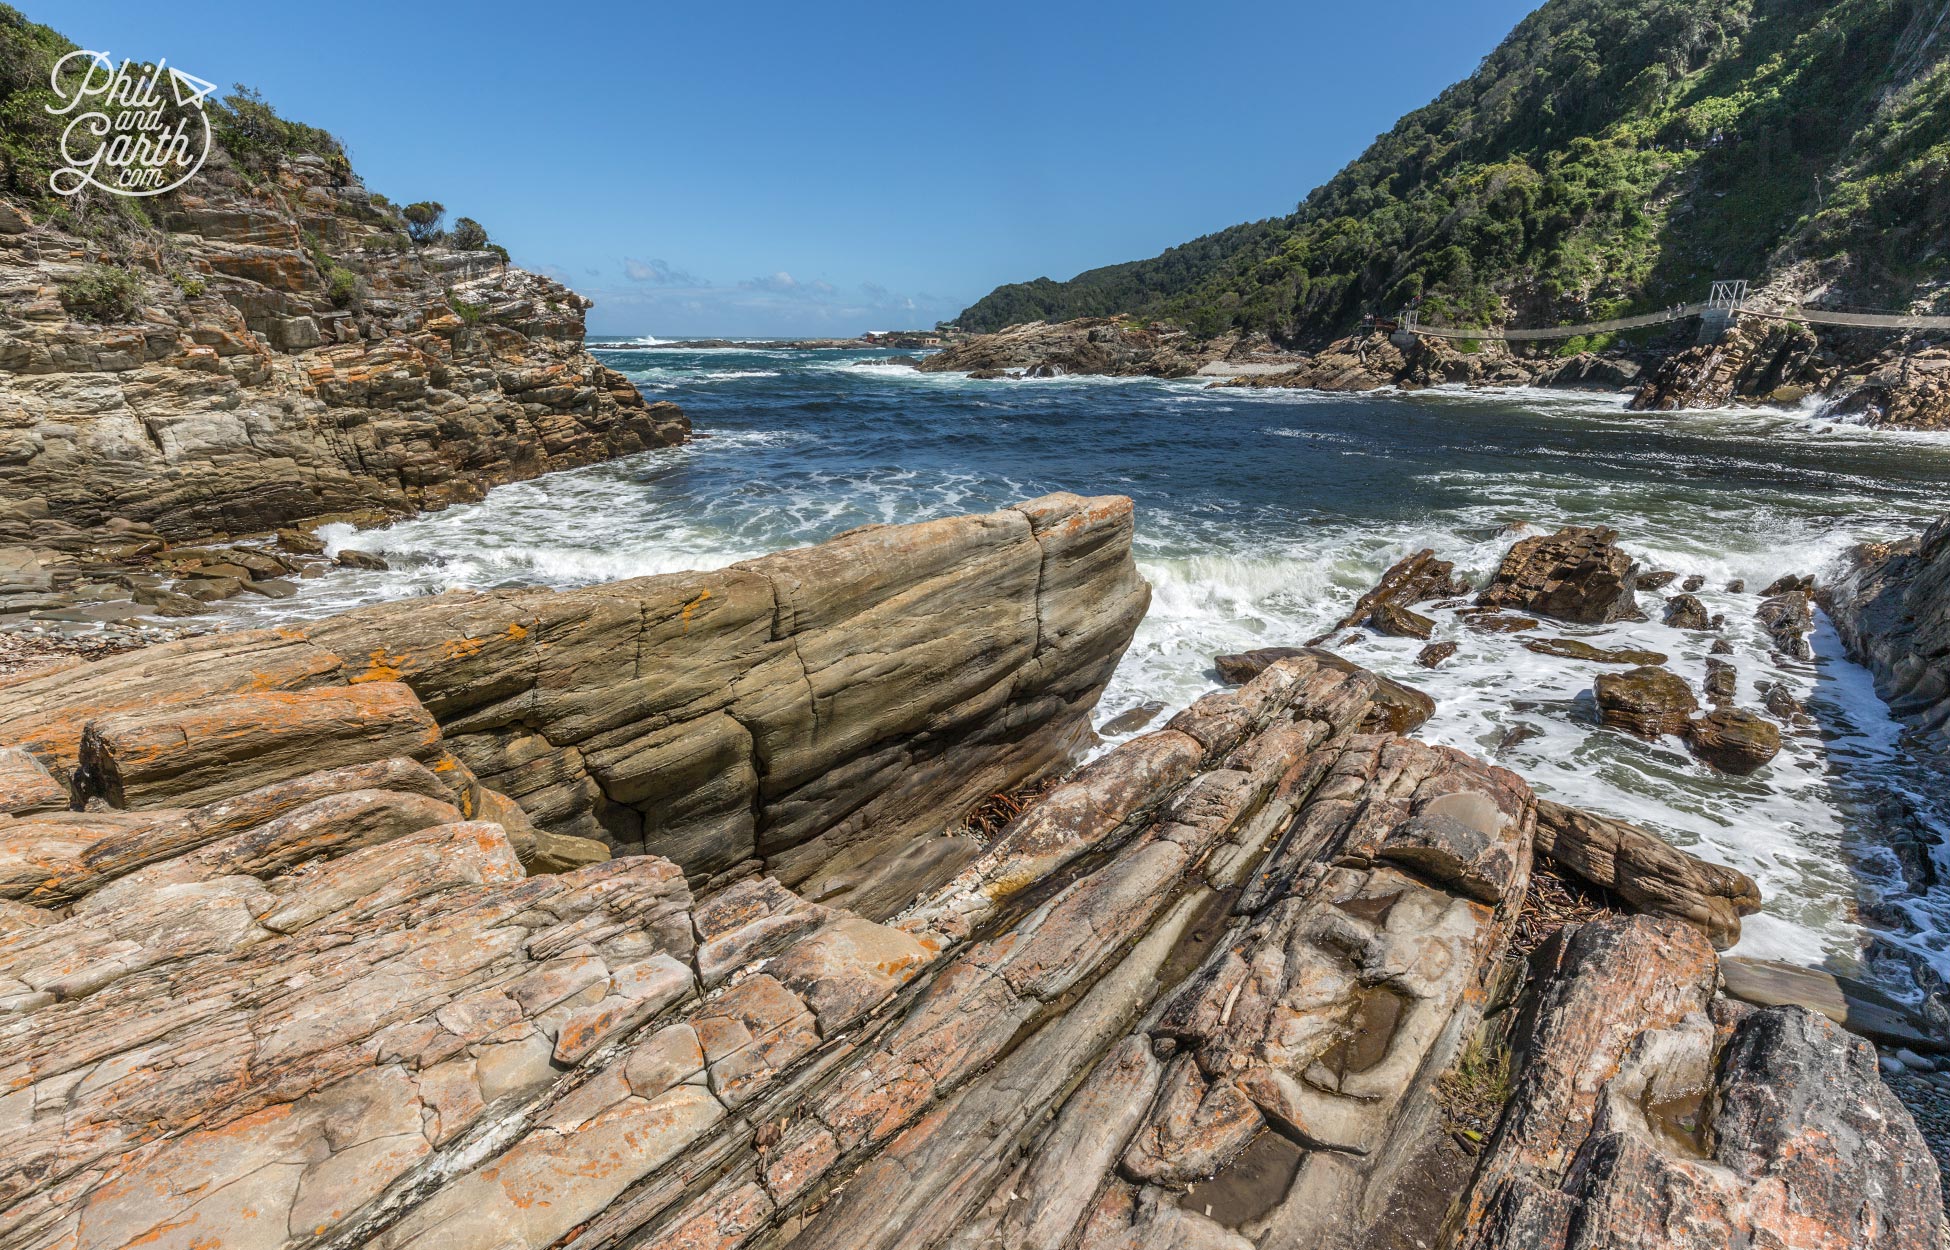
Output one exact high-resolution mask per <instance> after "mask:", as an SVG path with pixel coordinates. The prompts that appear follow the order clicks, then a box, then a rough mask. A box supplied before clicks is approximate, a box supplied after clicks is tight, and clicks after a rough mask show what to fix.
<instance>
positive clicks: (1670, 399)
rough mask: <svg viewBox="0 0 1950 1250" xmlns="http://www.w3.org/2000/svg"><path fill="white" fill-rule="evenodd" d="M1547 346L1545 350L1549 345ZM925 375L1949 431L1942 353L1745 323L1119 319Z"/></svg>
mask: <svg viewBox="0 0 1950 1250" xmlns="http://www.w3.org/2000/svg"><path fill="white" fill-rule="evenodd" d="M1546 346H1547V348H1548V345H1546ZM917 367H918V368H920V369H922V370H923V371H926V372H965V373H967V374H968V375H969V376H970V377H973V378H978V379H1002V378H1011V377H1015V378H1037V377H1056V376H1063V375H1066V374H1099V375H1107V376H1115V377H1158V378H1192V377H1209V378H1212V379H1214V381H1213V382H1212V383H1211V384H1212V385H1214V386H1242V387H1259V388H1293V389H1303V390H1324V391H1371V390H1378V389H1381V388H1384V387H1394V388H1398V389H1402V390H1416V389H1420V388H1424V387H1430V386H1456V385H1461V386H1480V387H1510V386H1535V387H1546V388H1552V389H1564V390H1590V391H1604V392H1608V393H1625V392H1629V393H1630V394H1631V397H1632V398H1631V401H1630V402H1631V406H1632V407H1633V408H1635V409H1641V410H1648V409H1659V410H1664V409H1675V408H1719V407H1727V406H1730V405H1759V404H1778V405H1782V406H1789V407H1792V406H1799V405H1800V404H1802V403H1803V401H1805V400H1808V399H1810V398H1818V399H1819V400H1820V402H1821V411H1822V413H1823V414H1824V415H1830V416H1835V417H1840V418H1848V419H1857V420H1861V421H1863V422H1865V423H1867V424H1869V425H1874V426H1884V427H1889V428H1897V429H1923V430H1942V429H1950V347H1944V346H1932V345H1929V344H1920V345H1918V344H1911V343H1908V342H1906V341H1905V342H1902V343H1898V344H1895V345H1891V344H1890V343H1889V342H1888V341H1887V338H1886V336H1884V337H1870V336H1867V335H1865V334H1863V332H1860V331H1855V332H1852V333H1851V332H1838V333H1836V334H1834V335H1831V336H1830V341H1823V340H1821V339H1818V338H1817V336H1816V335H1815V334H1814V332H1813V331H1811V330H1810V329H1808V328H1807V327H1805V326H1800V325H1794V324H1791V323H1786V322H1781V321H1777V320H1769V319H1763V318H1759V317H1748V318H1743V319H1742V320H1740V321H1739V322H1738V324H1736V325H1735V326H1734V327H1733V328H1732V329H1730V330H1729V332H1728V333H1727V334H1726V335H1725V336H1724V337H1722V338H1721V339H1720V340H1719V341H1718V342H1716V343H1713V344H1710V345H1705V346H1694V345H1690V344H1689V343H1688V342H1686V341H1683V340H1675V341H1673V342H1671V343H1669V344H1667V345H1666V346H1665V347H1663V348H1647V349H1644V350H1638V351H1630V352H1627V351H1615V350H1607V351H1603V352H1591V351H1586V352H1579V353H1577V354H1574V355H1571V356H1559V355H1556V354H1554V352H1553V351H1551V350H1541V351H1538V352H1520V351H1517V350H1515V349H1513V348H1512V347H1511V346H1510V345H1508V344H1506V343H1504V342H1502V341H1501V340H1484V341H1482V342H1469V341H1466V340H1452V339H1443V338H1435V337H1430V336H1407V335H1399V334H1398V335H1387V334H1381V333H1368V334H1360V335H1354V336H1351V337H1348V338H1344V339H1339V340H1336V341H1335V342H1333V343H1330V344H1328V345H1326V346H1325V347H1322V348H1320V349H1319V350H1317V351H1300V350H1291V349H1284V348H1281V347H1280V346H1278V345H1276V344H1274V343H1273V342H1272V341H1271V340H1269V339H1267V338H1265V336H1246V335H1238V334H1233V335H1225V336H1221V337H1219V338H1214V339H1200V338H1198V337H1197V336H1196V335H1193V334H1191V333H1190V332H1188V331H1184V330H1180V329H1176V328H1173V327H1169V326H1165V325H1162V324H1146V323H1141V322H1137V321H1133V320H1131V319H1129V318H1121V317H1086V318H1079V319H1077V320H1074V321H1065V322H1060V323H1054V324H1052V323H1046V322H1040V321H1039V322H1030V323H1026V324H1023V325H1017V326H1010V327H1009V328H1007V329H1005V330H1001V331H998V332H996V333H994V334H983V335H974V336H970V337H968V338H965V339H962V340H960V341H959V342H956V343H953V344H951V345H949V346H948V347H946V348H944V349H943V350H941V351H939V352H936V353H933V354H932V355H929V356H927V357H925V358H923V359H922V360H921V362H920V363H919V365H918V366H917Z"/></svg>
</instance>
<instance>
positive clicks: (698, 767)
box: [0, 495, 1149, 897]
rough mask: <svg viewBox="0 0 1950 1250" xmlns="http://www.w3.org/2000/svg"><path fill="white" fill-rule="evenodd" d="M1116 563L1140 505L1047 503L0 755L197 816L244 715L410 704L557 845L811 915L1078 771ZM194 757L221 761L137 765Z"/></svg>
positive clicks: (350, 633)
mask: <svg viewBox="0 0 1950 1250" xmlns="http://www.w3.org/2000/svg"><path fill="white" fill-rule="evenodd" d="M1130 537H1131V506H1130V502H1129V501H1128V500H1125V499H1121V498H1115V497H1106V498H1102V499H1083V498H1080V497H1078V496H1074V495H1055V496H1049V497H1046V498H1044V499H1041V500H1035V501H1031V502H1029V503H1026V504H1023V505H1021V506H1020V507H1017V508H1011V509H1005V510H1004V511H1001V512H997V513H991V514H988V515H986V516H977V517H958V518H950V519H946V520H941V521H931V522H923V523H921V524H919V525H910V526H878V527H869V528H867V529H863V530H857V531H854V532H852V533H850V534H847V535H844V536H842V537H841V538H839V539H837V540H835V541H834V542H832V543H828V544H824V545H822V546H819V547H812V548H806V549H803V550H800V551H792V552H782V553H779V554H777V555H774V556H768V557H764V558H762V559H759V560H754V561H748V562H746V563H744V564H740V565H735V566H732V567H731V568H728V569H724V570H720V571H717V572H713V573H698V574H673V575H668V576H663V577H652V578H640V579H636V580H634V581H628V582H619V583H615V584H613V585H608V586H598V587H591V588H588V589H586V590H577V591H569V592H562V593H556V592H548V591H516V592H496V593H489V594H468V593H455V594H448V595H443V596H440V597H438V598H435V599H431V600H415V601H409V602H403V603H394V604H385V605H380V606H377V607H373V608H367V609H362V610H360V611H357V612H353V613H349V614H346V615H344V616H340V617H335V618H330V619H328V620H325V621H321V622H318V623H315V624H312V625H308V626H305V627H302V628H287V629H284V630H280V631H262V632H259V633H254V634H249V635H243V636H229V637H224V638H217V639H208V638H206V639H192V640H188V641H186V642H182V643H175V644H169V645H167V646H165V647H161V648H152V649H148V650H145V651H141V652H136V653H132V654H130V655H127V656H120V657H114V658H111V659H109V660H107V661H104V662H102V663H100V664H95V665H90V666H86V667H85V668H83V669H79V670H72V671H70V672H66V673H59V674H53V675H50V676H47V677H42V678H36V679H33V680H29V681H26V682H22V683H17V684H15V685H13V686H10V687H4V688H0V737H4V739H5V740H7V741H12V742H17V743H19V744H20V745H21V746H23V747H24V748H26V749H27V750H28V751H30V752H31V753H34V754H35V755H36V756H37V757H39V758H41V759H42V760H43V761H44V763H45V764H47V765H48V766H49V767H50V768H51V770H52V771H53V772H54V773H55V775H56V776H57V778H71V777H74V776H75V775H76V774H77V772H78V773H79V776H80V778H81V783H82V785H83V787H84V789H88V790H89V791H90V792H96V791H102V792H106V791H109V790H117V789H118V788H119V789H120V790H126V789H127V788H128V786H129V785H130V784H132V782H133V783H134V784H136V786H137V793H136V794H135V795H134V796H133V797H134V798H136V799H138V800H140V801H142V802H160V801H165V800H166V801H168V802H171V803H176V804H188V803H195V802H207V801H209V800H211V799H214V798H217V797H221V795H220V794H219V793H218V792H217V790H216V789H213V788H211V787H212V786H216V785H218V784H219V783H216V782H214V781H212V782H211V783H210V785H202V784H200V783H197V778H198V777H199V776H200V775H201V774H202V773H204V772H211V773H212V774H213V775H214V773H218V772H220V773H222V774H223V781H222V782H221V783H220V784H221V787H222V788H223V789H225V790H226V791H229V792H235V790H237V789H240V788H248V784H247V779H248V778H249V777H252V776H257V777H258V779H259V781H260V782H261V781H262V780H265V779H266V778H263V777H262V775H261V773H259V774H253V773H252V772H251V768H252V767H261V766H263V765H264V763H265V761H266V760H268V759H269V758H270V756H267V755H265V754H264V753H265V752H266V751H269V750H270V748H269V746H268V744H269V743H270V742H271V741H272V740H273V738H274V737H275V735H273V734H269V733H259V732H255V731H252V732H245V731H244V728H243V727H244V726H246V725H247V724H248V723H249V722H250V719H251V718H252V717H253V716H261V717H267V718H269V719H270V720H277V719H278V717H279V715H280V714H285V713H283V712H281V709H284V705H286V704H292V705H303V706H304V707H305V708H306V709H307V714H306V715H305V716H298V715H295V714H286V720H285V723H286V724H288V725H289V726H291V727H293V728H294V730H295V729H296V727H297V726H299V725H301V724H307V723H313V722H316V721H318V720H319V719H320V718H321V717H322V716H324V715H325V714H326V713H327V712H328V711H329V710H330V709H331V708H335V707H344V708H347V709H366V710H371V709H370V708H368V706H367V705H373V706H374V707H376V706H377V704H378V703H386V706H387V707H388V708H392V707H394V706H395V705H396V704H398V700H393V701H391V702H387V701H386V700H383V699H381V697H380V696H381V694H382V692H384V691H387V690H399V691H402V692H410V694H411V695H412V696H413V697H414V698H416V699H417V700H418V704H417V705H416V707H421V706H423V707H424V709H425V710H424V712H410V711H409V710H408V709H405V708H404V706H403V705H400V707H399V715H400V716H402V717H404V718H405V720H403V721H402V722H401V724H400V732H402V733H404V732H406V731H407V729H409V728H410V726H408V725H407V724H406V721H411V720H413V717H414V716H416V715H417V716H419V717H420V718H421V719H422V720H424V721H425V722H426V723H425V724H424V725H420V722H419V721H415V722H414V724H416V725H420V727H421V728H430V727H431V726H432V724H434V723H437V725H438V726H439V728H440V729H441V731H442V749H443V750H445V751H448V752H450V753H451V754H452V755H453V756H454V757H456V758H457V759H458V761H460V762H461V763H463V764H464V765H465V766H466V767H467V768H468V769H469V770H471V772H472V774H473V775H474V776H475V777H477V778H479V780H480V781H481V783H482V784H483V785H485V786H486V787H488V788H489V789H492V790H495V791H497V792H499V793H502V794H505V795H507V796H509V797H510V798H512V799H513V800H514V801H515V802H516V803H517V804H519V805H520V806H521V808H522V810H523V811H525V812H526V813H527V814H528V816H529V817H530V818H532V820H533V821H534V823H535V824H537V825H539V826H541V827H543V828H545V829H548V830H550V831H552V832H554V833H560V834H570V835H576V836H581V837H589V838H595V839H598V840H601V841H603V842H605V843H607V844H608V845H610V846H611V847H613V848H614V849H616V850H618V851H624V852H640V851H646V850H648V851H653V852H655V853H659V854H663V855H665V856H667V857H669V858H671V859H673V860H675V861H677V862H678V863H680V864H682V865H683V866H684V868H685V869H686V871H687V872H689V873H690V874H692V876H693V878H694V879H698V880H702V879H704V878H706V877H709V876H711V875H712V874H723V873H731V872H742V871H749V870H750V869H751V868H752V867H755V866H757V865H758V864H760V863H761V862H762V863H763V864H764V865H765V867H766V868H767V870H768V871H771V872H773V873H775V874H776V875H778V876H779V877H780V878H781V879H782V880H786V881H788V882H790V883H792V884H795V885H798V884H801V883H808V882H810V885H809V887H808V888H809V889H811V890H812V891H813V892H814V893H817V894H820V895H821V896H822V897H825V896H826V895H828V894H829V893H831V892H832V891H833V890H842V891H843V888H844V885H845V883H846V882H847V881H850V880H853V879H855V878H856V877H857V875H858V870H859V868H860V866H861V865H864V864H868V863H870V862H872V861H874V860H875V859H876V857H878V856H880V855H882V854H883V853H886V852H888V851H889V850H891V849H893V848H897V847H900V846H903V845H905V844H906V842H907V841H909V840H910V839H911V837H912V835H913V834H915V833H917V832H919V831H921V830H922V829H923V827H926V828H930V829H938V828H939V827H940V826H941V825H942V824H944V823H945V822H946V820H947V819H950V818H951V817H944V816H943V815H942V813H943V812H947V813H958V812H959V811H961V810H964V809H965V808H966V807H968V806H970V805H972V804H973V803H974V802H975V801H977V800H979V799H981V798H985V797H986V796H987V795H989V794H991V793H994V792H997V791H1004V790H1008V789H1011V788H1013V787H1014V786H1016V785H1018V784H1020V783H1022V782H1024V781H1026V780H1029V779H1031V778H1033V777H1036V776H1040V775H1041V774H1043V773H1046V772H1048V771H1049V770H1050V769H1052V768H1053V767H1055V766H1056V765H1058V764H1060V763H1062V762H1065V761H1067V760H1068V759H1069V758H1071V756H1072V754H1073V753H1074V752H1075V751H1076V749H1077V748H1078V747H1079V746H1080V745H1081V743H1082V742H1083V741H1084V739H1085V737H1086V736H1087V734H1088V732H1089V726H1088V715H1089V712H1090V710H1091V708H1092V707H1093V706H1094V704H1095V701H1096V699H1097V696H1098V695H1099V693H1101V691H1102V689H1103V686H1104V684H1105V683H1106V682H1107V681H1108V680H1109V676H1110V672H1111V669H1112V668H1113V667H1114V666H1115V664H1116V662H1117V659H1118V657H1119V656H1120V655H1121V654H1122V651H1123V648H1124V646H1125V644H1126V643H1127V642H1128V641H1129V639H1130V635H1131V631H1132V630H1133V629H1134V628H1135V626H1136V624H1137V621H1138V619H1139V618H1140V617H1141V616H1142V615H1143V612H1144V609H1145V606H1146V603H1147V601H1148V597H1149V590H1148V588H1147V587H1146V586H1145V584H1144V582H1143V580H1142V579H1141V578H1139V577H1138V575H1137V572H1136V568H1135V566H1134V565H1133V563H1132V561H1131V556H1130ZM348 714H349V713H348ZM429 714H430V719H427V718H428V717H429ZM383 719H384V718H383V717H381V716H379V715H377V714H374V715H370V716H366V717H365V718H364V720H363V723H364V725H365V727H366V729H368V730H370V731H371V732H372V733H378V732H379V725H380V723H381V721H382V720H383ZM84 726H91V727H92V729H93V734H92V737H90V738H89V740H88V742H86V743H84V741H83V737H84V735H83V727H84ZM325 728H326V729H329V726H327V727H325ZM302 732H311V731H302ZM302 732H301V735H300V737H299V738H294V739H292V741H291V747H292V748H293V749H292V750H285V749H283V748H280V753H281V754H282V755H286V756H289V755H292V754H294V751H295V749H296V748H297V747H298V746H299V745H300V743H301V741H302ZM319 732H324V730H323V729H320V730H319ZM389 732H390V731H389ZM326 736H330V735H329V733H328V734H327V735H326ZM192 739H193V740H194V743H195V744H204V743H207V744H208V746H207V747H204V746H202V745H195V746H191V747H186V748H182V749H171V750H169V751H165V752H159V753H157V752H151V747H150V745H149V744H151V743H160V742H164V741H170V742H178V741H180V742H182V743H189V742H191V740H192ZM236 743H247V744H249V745H248V746H241V745H239V746H233V745H229V744H236ZM406 749H408V748H407V747H406V746H405V744H404V739H402V741H401V743H400V744H397V745H395V746H394V747H393V749H392V750H389V751H386V752H383V753H384V754H391V753H396V752H397V751H399V750H406ZM199 752H201V754H200V755H199ZM239 752H250V753H256V754H257V755H258V757H259V758H258V761H257V763H256V764H255V765H251V764H246V763H245V762H244V760H243V758H242V756H241V755H239V754H238V753H239ZM148 753H156V754H157V755H158V759H159V761H160V762H159V763H156V764H154V765H151V764H150V763H148V762H146V761H147V759H148ZM295 753H296V754H300V755H301V754H302V751H296V752H295ZM409 753H410V752H409ZM192 757H195V758H196V759H204V758H207V760H208V761H209V767H208V768H207V769H206V768H205V767H204V766H203V765H202V764H198V763H195V762H194V760H193V759H192ZM225 759H230V760H232V762H233V763H236V764H237V765H238V767H236V768H234V769H224V768H220V767H218V765H219V764H220V763H221V761H222V760H225ZM164 773H168V774H169V775H168V777H167V778H165V777H164V776H163V774H164ZM111 797H113V796H111ZM122 797H123V798H130V797H131V796H130V795H128V794H123V795H122ZM912 892H913V891H910V894H911V893H912Z"/></svg>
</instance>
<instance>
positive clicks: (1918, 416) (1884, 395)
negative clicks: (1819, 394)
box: [1824, 345, 1950, 430]
mask: <svg viewBox="0 0 1950 1250" xmlns="http://www.w3.org/2000/svg"><path fill="white" fill-rule="evenodd" d="M1831 392H1832V394H1833V396H1834V398H1833V401H1832V402H1831V403H1830V404H1829V405H1828V406H1827V407H1826V409H1825V410H1824V411H1825V412H1826V413H1828V414H1830V415H1833V416H1850V417H1853V416H1859V417H1861V418H1862V419H1863V420H1864V421H1866V422H1868V424H1870V425H1876V426H1887V427H1890V428H1892V429H1907V430H1950V348H1947V347H1924V348H1922V349H1921V350H1916V351H1912V350H1910V349H1909V348H1908V346H1907V345H1905V346H1902V347H1898V348H1895V349H1892V350H1890V351H1886V352H1884V353H1883V354H1882V355H1881V356H1879V357H1877V358H1876V359H1875V360H1874V361H1872V362H1870V364H1869V366H1868V367H1867V368H1865V369H1862V370H1860V371H1855V370H1851V371H1848V372H1845V373H1844V374H1843V375H1842V376H1841V377H1840V378H1838V379H1836V380H1835V382H1834V383H1833V384H1832V386H1831Z"/></svg>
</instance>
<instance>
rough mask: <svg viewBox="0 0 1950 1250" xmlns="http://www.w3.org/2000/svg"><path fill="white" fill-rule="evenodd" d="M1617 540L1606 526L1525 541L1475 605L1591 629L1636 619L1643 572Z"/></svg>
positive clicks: (1571, 529)
mask: <svg viewBox="0 0 1950 1250" xmlns="http://www.w3.org/2000/svg"><path fill="white" fill-rule="evenodd" d="M1617 539H1618V534H1617V532H1616V531H1614V530H1610V529H1606V528H1604V527H1602V526H1598V527H1590V528H1587V527H1581V526H1566V527H1564V528H1563V529H1561V530H1558V531H1557V532H1556V533H1555V534H1549V535H1539V536H1537V537H1534V538H1525V539H1522V540H1520V541H1519V542H1518V543H1517V544H1516V545H1515V546H1513V547H1511V548H1510V551H1509V554H1508V555H1506V556H1504V557H1503V563H1502V565H1501V566H1500V567H1498V569H1497V570H1496V576H1495V577H1494V578H1493V579H1492V580H1491V581H1490V584H1489V585H1488V586H1487V587H1485V588H1484V590H1483V593H1482V594H1480V595H1478V596H1477V599H1476V601H1477V602H1478V603H1480V604H1482V605H1483V606H1484V607H1495V608H1518V609H1521V610H1522V611H1525V612H1541V613H1543V614H1544V615H1546V616H1554V617H1556V618H1557V619H1559V620H1561V621H1574V622H1577V623H1580V624H1587V625H1603V624H1609V623H1610V622H1612V621H1616V620H1621V619H1625V618H1628V617H1631V616H1632V615H1633V614H1634V613H1636V612H1637V611H1638V602H1637V600H1638V597H1637V595H1636V594H1635V593H1634V590H1635V576H1636V574H1637V572H1638V566H1637V565H1636V564H1634V563H1633V562H1632V558H1631V557H1630V556H1628V555H1626V554H1625V553H1624V552H1623V551H1621V550H1619V548H1618V546H1617Z"/></svg>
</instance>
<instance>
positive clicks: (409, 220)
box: [400, 200, 447, 247]
mask: <svg viewBox="0 0 1950 1250" xmlns="http://www.w3.org/2000/svg"><path fill="white" fill-rule="evenodd" d="M400 213H401V215H402V216H404V217H405V218H406V233H408V234H409V235H412V236H413V241H414V242H415V243H418V244H419V245H420V246H422V247H425V246H426V245H427V244H429V243H432V242H434V241H435V240H437V239H439V238H440V222H441V220H442V219H443V218H445V217H446V215H447V206H446V205H444V204H441V203H439V202H438V201H436V200H418V201H415V202H414V203H412V204H408V205H407V206H406V207H405V208H403V209H401V210H400Z"/></svg>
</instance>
